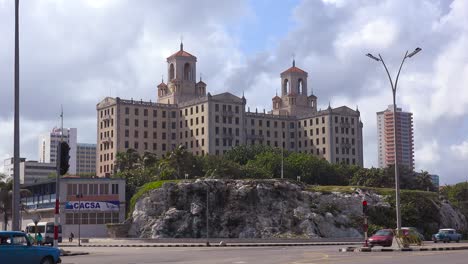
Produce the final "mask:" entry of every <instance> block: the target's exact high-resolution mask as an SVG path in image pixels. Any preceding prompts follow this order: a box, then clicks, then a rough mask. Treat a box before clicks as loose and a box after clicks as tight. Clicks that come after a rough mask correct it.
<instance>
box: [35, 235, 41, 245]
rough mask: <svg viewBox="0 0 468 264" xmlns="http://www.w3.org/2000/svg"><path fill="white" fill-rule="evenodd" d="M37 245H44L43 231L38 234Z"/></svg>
mask: <svg viewBox="0 0 468 264" xmlns="http://www.w3.org/2000/svg"><path fill="white" fill-rule="evenodd" d="M36 239H37V245H38V246H42V234H41V233H38V234H37V238H36Z"/></svg>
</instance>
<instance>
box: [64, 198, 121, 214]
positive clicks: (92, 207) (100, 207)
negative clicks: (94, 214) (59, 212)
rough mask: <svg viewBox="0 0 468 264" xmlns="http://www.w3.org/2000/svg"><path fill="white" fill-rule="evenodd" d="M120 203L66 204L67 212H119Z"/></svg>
mask: <svg viewBox="0 0 468 264" xmlns="http://www.w3.org/2000/svg"><path fill="white" fill-rule="evenodd" d="M119 209H120V202H119V201H105V202H102V201H99V202H96V201H71V202H67V203H66V204H65V210H73V211H77V210H86V211H102V212H104V211H119Z"/></svg>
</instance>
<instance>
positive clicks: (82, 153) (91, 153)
mask: <svg viewBox="0 0 468 264" xmlns="http://www.w3.org/2000/svg"><path fill="white" fill-rule="evenodd" d="M76 147H77V148H76V149H77V150H76V174H77V175H83V174H95V173H96V144H87V143H78V144H77V145H76Z"/></svg>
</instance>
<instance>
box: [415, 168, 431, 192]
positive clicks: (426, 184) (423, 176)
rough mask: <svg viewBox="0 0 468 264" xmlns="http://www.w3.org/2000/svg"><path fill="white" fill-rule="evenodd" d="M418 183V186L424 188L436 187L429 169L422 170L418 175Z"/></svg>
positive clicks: (428, 189)
mask: <svg viewBox="0 0 468 264" xmlns="http://www.w3.org/2000/svg"><path fill="white" fill-rule="evenodd" d="M416 183H417V185H418V187H419V188H420V189H422V190H427V191H431V190H433V189H434V184H433V183H432V177H431V175H430V174H429V172H427V171H423V170H422V171H421V173H418V174H417V175H416Z"/></svg>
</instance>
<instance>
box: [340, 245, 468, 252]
mask: <svg viewBox="0 0 468 264" xmlns="http://www.w3.org/2000/svg"><path fill="white" fill-rule="evenodd" d="M449 250H468V246H463V247H432V248H396V249H393V248H368V247H361V248H356V247H347V248H340V249H339V252H396V251H397V252H407V251H449Z"/></svg>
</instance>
